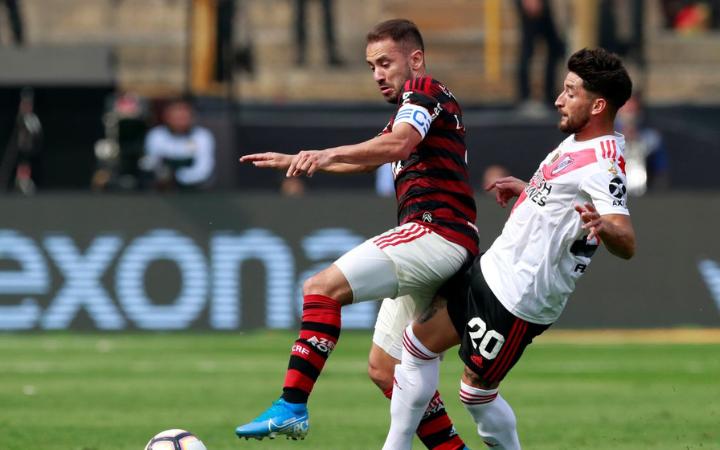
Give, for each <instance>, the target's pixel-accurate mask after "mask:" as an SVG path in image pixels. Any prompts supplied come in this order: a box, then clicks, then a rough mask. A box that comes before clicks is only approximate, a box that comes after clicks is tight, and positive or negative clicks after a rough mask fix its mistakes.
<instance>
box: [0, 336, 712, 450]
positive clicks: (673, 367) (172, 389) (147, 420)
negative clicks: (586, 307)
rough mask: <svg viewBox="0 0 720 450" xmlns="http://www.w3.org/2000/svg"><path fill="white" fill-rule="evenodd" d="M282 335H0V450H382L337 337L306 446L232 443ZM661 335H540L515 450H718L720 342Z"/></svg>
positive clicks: (263, 387) (449, 372)
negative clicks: (155, 441) (158, 446)
mask: <svg viewBox="0 0 720 450" xmlns="http://www.w3.org/2000/svg"><path fill="white" fill-rule="evenodd" d="M687 335H688V336H697V334H696V333H694V332H689V333H688V334H687ZM293 336H294V334H290V333H274V332H257V333H250V334H137V335H122V334H113V335H103V334H85V335H78V334H43V335H13V334H10V335H0V450H55V449H73V450H91V449H92V450H126V449H127V450H141V449H142V448H143V446H144V444H145V442H146V441H147V440H148V439H149V438H150V437H151V436H152V435H153V434H155V433H156V432H159V431H161V430H163V429H167V428H186V429H190V430H191V431H193V432H194V433H196V434H197V435H198V436H200V437H201V439H203V441H204V442H205V444H206V445H207V447H208V449H209V450H224V449H252V450H261V449H297V450H301V449H318V450H325V449H329V450H336V449H338V450H339V449H342V450H369V449H379V448H380V447H381V445H382V442H383V440H384V437H385V433H386V430H387V423H388V404H387V400H385V398H384V397H383V396H382V395H381V394H380V393H379V391H377V390H376V388H375V387H374V386H373V385H372V384H371V382H370V381H369V379H368V378H367V376H366V374H365V357H366V354H367V351H368V349H369V344H370V335H369V334H367V333H361V332H346V333H344V334H343V337H342V338H341V342H340V345H339V346H338V349H337V350H336V351H335V353H334V354H333V356H332V358H331V359H330V362H329V364H328V366H327V370H326V372H325V373H324V374H323V376H322V377H321V379H320V382H319V383H318V386H317V388H316V391H315V394H314V397H313V399H312V401H311V403H310V412H311V432H310V435H309V436H308V439H306V440H305V441H297V442H296V441H286V440H285V439H276V440H273V441H269V440H265V441H262V442H258V441H244V440H243V441H239V440H238V439H236V438H235V436H234V434H233V430H234V427H235V426H236V425H237V424H239V423H241V422H243V421H245V420H247V419H251V418H252V417H253V416H254V415H256V414H257V413H259V412H260V411H261V410H262V409H264V408H265V407H266V406H267V405H268V404H269V402H270V401H272V400H274V399H275V398H276V397H277V395H278V393H279V388H280V386H281V384H282V380H283V376H284V368H285V365H286V356H287V350H288V347H289V345H290V343H291V342H292V340H293ZM653 336H654V337H653ZM668 336H676V337H677V334H670V335H669V334H667V333H664V332H659V333H656V334H649V335H644V334H642V333H629V334H617V333H609V334H590V335H588V334H572V333H557V332H556V333H551V332H549V333H548V334H547V336H543V337H541V338H540V339H539V340H538V341H537V343H536V344H533V345H532V346H531V347H530V348H529V349H528V351H527V352H526V354H525V356H524V357H523V359H522V360H521V361H520V363H519V364H518V366H517V367H516V368H515V369H514V370H513V372H512V373H511V374H510V376H509V377H508V379H507V380H506V381H505V382H504V385H503V386H502V393H503V395H504V396H505V398H506V399H507V400H508V401H509V402H510V403H511V404H512V405H513V407H514V409H515V412H516V414H517V416H518V422H519V431H520V437H521V440H522V442H523V444H524V448H525V449H529V450H535V449H537V450H542V449H545V450H550V449H552V450H558V449H626V450H637V449H653V450H660V449H679V450H686V449H703V450H706V449H720V345H719V343H720V339H718V333H715V334H713V335H712V336H711V337H710V338H708V339H703V338H682V337H678V338H676V339H668ZM459 373H460V364H459V362H458V359H457V357H456V355H455V353H454V352H453V353H452V354H450V355H448V357H447V358H446V360H445V362H444V363H443V374H442V385H441V392H444V397H445V398H446V403H447V406H448V409H449V411H450V413H451V415H452V417H454V418H455V422H456V425H457V429H458V431H459V432H460V433H461V435H462V436H463V437H464V438H465V439H466V441H467V443H468V444H469V446H470V447H471V448H473V449H481V448H485V447H484V446H483V445H482V444H481V443H480V441H479V438H478V437H477V435H476V434H475V433H474V430H473V427H472V426H471V421H470V417H469V416H468V415H467V413H466V412H465V411H464V409H463V408H462V406H461V405H460V403H459V401H458V399H457V389H458V376H459ZM415 448H421V446H420V445H419V444H416V446H415Z"/></svg>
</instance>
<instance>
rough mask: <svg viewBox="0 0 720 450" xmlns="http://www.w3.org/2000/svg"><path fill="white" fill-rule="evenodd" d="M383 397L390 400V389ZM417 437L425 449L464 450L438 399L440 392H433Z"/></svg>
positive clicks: (461, 441) (463, 443)
mask: <svg viewBox="0 0 720 450" xmlns="http://www.w3.org/2000/svg"><path fill="white" fill-rule="evenodd" d="M383 394H385V397H387V398H388V399H389V398H392V388H390V389H388V390H387V391H385V392H383ZM416 433H417V435H418V437H419V438H420V441H422V443H423V444H424V445H425V447H427V448H429V449H431V450H460V449H463V448H465V442H464V441H463V440H462V438H461V437H460V436H459V435H458V434H457V432H456V431H455V426H454V425H453V423H452V420H450V416H448V413H447V410H446V409H445V403H443V401H442V399H441V398H440V392H438V391H435V395H433V398H432V400H430V403H429V404H428V408H427V410H426V411H425V414H424V415H423V418H422V420H420V424H419V425H418V429H417V432H416Z"/></svg>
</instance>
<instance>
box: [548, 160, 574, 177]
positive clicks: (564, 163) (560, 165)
mask: <svg viewBox="0 0 720 450" xmlns="http://www.w3.org/2000/svg"><path fill="white" fill-rule="evenodd" d="M573 162H574V161H573V159H572V157H571V156H570V155H568V156H566V157H565V158H563V159H562V161H560V162H559V163H558V165H557V166H555V168H554V169H553V170H552V172H550V175H553V176H554V175H557V174H559V173H560V172H562V171H563V170H565V169H566V168H567V167H568V166H570V165H571V164H572V163H573Z"/></svg>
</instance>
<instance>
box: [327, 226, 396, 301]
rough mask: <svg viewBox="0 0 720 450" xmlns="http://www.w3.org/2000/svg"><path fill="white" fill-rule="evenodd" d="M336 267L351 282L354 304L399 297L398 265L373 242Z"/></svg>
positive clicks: (368, 241)
mask: <svg viewBox="0 0 720 450" xmlns="http://www.w3.org/2000/svg"><path fill="white" fill-rule="evenodd" d="M333 266H334V267H336V268H337V269H338V270H339V271H340V272H341V273H342V274H343V276H344V277H345V279H346V280H347V282H348V285H349V286H350V289H351V291H352V297H353V303H358V302H363V301H368V300H380V299H383V298H386V297H395V296H396V295H397V292H398V276H397V267H396V265H395V262H394V261H393V260H392V259H391V258H390V257H389V256H388V255H387V254H385V252H383V251H382V250H380V249H379V248H378V247H377V246H376V245H375V244H373V243H372V242H371V241H370V240H367V241H365V242H363V243H362V244H360V245H358V246H357V247H355V248H353V249H352V250H350V251H349V252H347V253H345V254H344V255H342V256H341V257H340V258H338V259H337V260H336V261H335V263H333Z"/></svg>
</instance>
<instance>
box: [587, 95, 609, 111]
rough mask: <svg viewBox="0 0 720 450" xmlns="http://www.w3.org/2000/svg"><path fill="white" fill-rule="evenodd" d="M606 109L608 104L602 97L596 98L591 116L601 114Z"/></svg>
mask: <svg viewBox="0 0 720 450" xmlns="http://www.w3.org/2000/svg"><path fill="white" fill-rule="evenodd" d="M607 108H608V102H607V100H605V99H604V98H602V97H597V98H595V100H593V104H592V110H591V111H590V113H591V114H601V113H602V112H603V111H605V110H606V109H607Z"/></svg>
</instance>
